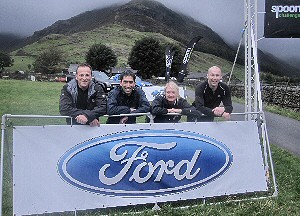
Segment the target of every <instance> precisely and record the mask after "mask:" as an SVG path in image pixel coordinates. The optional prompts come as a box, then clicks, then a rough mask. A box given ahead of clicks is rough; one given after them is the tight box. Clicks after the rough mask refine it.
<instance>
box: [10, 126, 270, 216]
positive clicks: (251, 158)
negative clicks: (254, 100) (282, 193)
mask: <svg viewBox="0 0 300 216" xmlns="http://www.w3.org/2000/svg"><path fill="white" fill-rule="evenodd" d="M62 133H63V134H64V136H57V134H62ZM13 139H14V142H13V145H14V157H13V173H14V177H13V185H14V186H13V196H14V197H13V198H14V200H13V208H14V214H15V215H31V214H42V213H51V212H64V211H74V210H86V209H96V208H108V207H118V206H129V205H139V204H151V203H153V204H154V203H163V202H169V201H178V200H189V199H199V198H205V197H214V196H222V195H231V194H242V193H248V192H250V193H251V192H258V191H267V190H268V187H267V179H266V176H265V170H264V164H263V159H262V153H261V148H260V142H259V136H258V131H257V126H256V124H255V122H218V123H216V122H212V123H180V124H168V123H165V124H133V125H101V126H100V127H93V128H91V127H89V126H80V125H79V126H76V125H74V126H72V127H70V126H67V125H60V126H44V127H40V126H16V127H15V128H14V131H13Z"/></svg>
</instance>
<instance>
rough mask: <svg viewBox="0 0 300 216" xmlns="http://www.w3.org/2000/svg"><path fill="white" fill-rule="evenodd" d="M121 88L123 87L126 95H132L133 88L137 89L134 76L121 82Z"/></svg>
mask: <svg viewBox="0 0 300 216" xmlns="http://www.w3.org/2000/svg"><path fill="white" fill-rule="evenodd" d="M120 86H122V89H123V91H124V92H125V94H127V95H130V94H131V93H132V90H133V88H134V87H135V81H134V78H133V77H132V76H124V77H123V79H122V80H121V81H120Z"/></svg>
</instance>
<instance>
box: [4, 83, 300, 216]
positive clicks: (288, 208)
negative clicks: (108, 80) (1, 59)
mask: <svg viewBox="0 0 300 216" xmlns="http://www.w3.org/2000/svg"><path fill="white" fill-rule="evenodd" d="M62 86H63V83H50V82H31V81H18V80H0V114H1V116H2V115H3V114H15V115H16V114H24V115H25V114H26V115H27V114H28V115H37V114H38V115H59V111H58V104H59V95H60V90H61V88H62ZM15 123H18V124H19V123H20V124H26V125H28V124H36V123H41V124H43V123H44V122H38V121H36V120H29V119H28V120H26V121H25V122H13V124H15ZM48 123H49V122H48ZM51 123H52V122H51ZM53 123H58V124H64V121H61V120H53ZM8 139H10V138H8ZM271 149H272V152H273V160H274V166H275V174H276V178H277V184H278V189H279V195H278V197H275V198H267V199H261V200H254V201H253V200H252V201H249V200H248V201H241V202H228V203H220V204H217V205H214V204H208V203H206V204H203V203H202V202H201V201H199V202H198V203H196V204H195V203H194V205H193V206H191V207H186V208H175V207H174V206H172V205H171V204H165V205H162V206H160V207H161V210H160V211H152V210H150V209H147V208H145V209H138V210H136V209H131V210H128V211H126V212H127V214H128V215H151V216H152V215H153V216H154V215H168V216H170V215H172V216H173V215H175V216H176V215H190V216H192V215H195V216H196V215H289V216H292V215H299V214H300V184H299V183H300V166H299V164H300V158H299V157H296V156H293V155H292V154H290V153H289V152H287V151H285V150H283V149H281V148H278V147H276V146H274V145H272V146H271ZM10 151H11V147H8V152H10ZM10 163H11V162H10V160H6V163H5V164H4V165H5V167H6V168H5V170H4V171H5V173H4V175H5V176H4V177H5V180H4V186H5V187H4V197H3V215H12V185H11V169H10V168H11V167H10V165H11V164H10ZM110 214H116V215H123V214H124V212H120V211H114V212H111V213H110ZM54 215H57V214H54ZM59 215H74V213H66V214H59ZM77 215H86V216H88V215H91V216H92V215H93V216H94V215H100V213H97V212H86V211H85V212H77Z"/></svg>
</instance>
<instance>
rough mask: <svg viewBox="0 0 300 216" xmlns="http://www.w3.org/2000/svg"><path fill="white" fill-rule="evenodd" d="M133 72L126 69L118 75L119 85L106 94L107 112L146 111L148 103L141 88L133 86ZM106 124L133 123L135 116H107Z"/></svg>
mask: <svg viewBox="0 0 300 216" xmlns="http://www.w3.org/2000/svg"><path fill="white" fill-rule="evenodd" d="M135 77H136V76H135V74H134V73H133V72H132V71H130V70H128V71H125V72H123V73H122V74H121V75H120V86H118V87H117V88H114V89H113V90H112V91H110V92H109V94H108V99H107V114H108V115H120V114H129V113H147V112H149V111H150V103H149V101H148V100H147V98H146V95H145V93H144V91H143V90H142V89H141V88H138V87H135ZM106 123H107V124H134V123H136V116H123V117H109V118H108V119H107V122H106Z"/></svg>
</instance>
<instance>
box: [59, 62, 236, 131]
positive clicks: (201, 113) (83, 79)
mask: <svg viewBox="0 0 300 216" xmlns="http://www.w3.org/2000/svg"><path fill="white" fill-rule="evenodd" d="M135 78H136V76H135V74H134V73H133V72H132V71H130V70H128V71H125V72H123V73H122V74H121V75H120V86H118V87H116V88H114V89H113V90H111V91H110V92H109V93H108V96H107V95H106V94H105V92H104V90H103V88H102V87H101V85H99V84H98V83H96V82H94V81H93V79H92V68H91V67H90V66H89V65H87V64H82V65H79V66H78V68H77V70H76V76H75V79H73V80H71V81H70V82H69V83H67V84H66V85H65V86H64V87H63V89H62V90H61V95H60V103H59V111H60V113H61V115H65V116H70V117H72V124H81V125H90V126H99V124H100V121H99V117H100V116H103V115H106V114H107V115H109V117H108V119H107V122H106V123H107V124H133V123H136V117H137V116H136V114H138V113H148V112H151V114H152V115H153V116H155V118H154V122H155V123H167V122H169V123H175V122H178V121H179V120H180V119H181V115H186V116H187V120H188V121H213V120H214V117H224V119H226V120H229V119H230V114H231V112H232V109H233V108H232V102H231V95H230V90H229V88H228V86H227V85H226V84H225V83H222V82H221V79H222V71H221V69H220V68H219V67H217V66H213V67H211V68H209V70H208V73H207V81H205V82H203V83H201V84H199V85H198V86H197V87H196V89H195V101H194V103H193V104H190V103H188V101H187V100H186V99H184V98H182V97H180V95H179V87H178V85H177V84H176V83H175V82H174V81H169V82H168V83H167V84H166V85H165V88H164V95H159V96H156V98H155V99H154V100H153V101H152V103H151V104H150V103H149V101H148V100H147V98H146V95H145V93H144V91H143V90H142V89H141V88H136V86H135ZM121 114H130V115H123V116H122V115H121ZM131 114H132V115H131ZM67 121H68V124H71V119H67Z"/></svg>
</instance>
